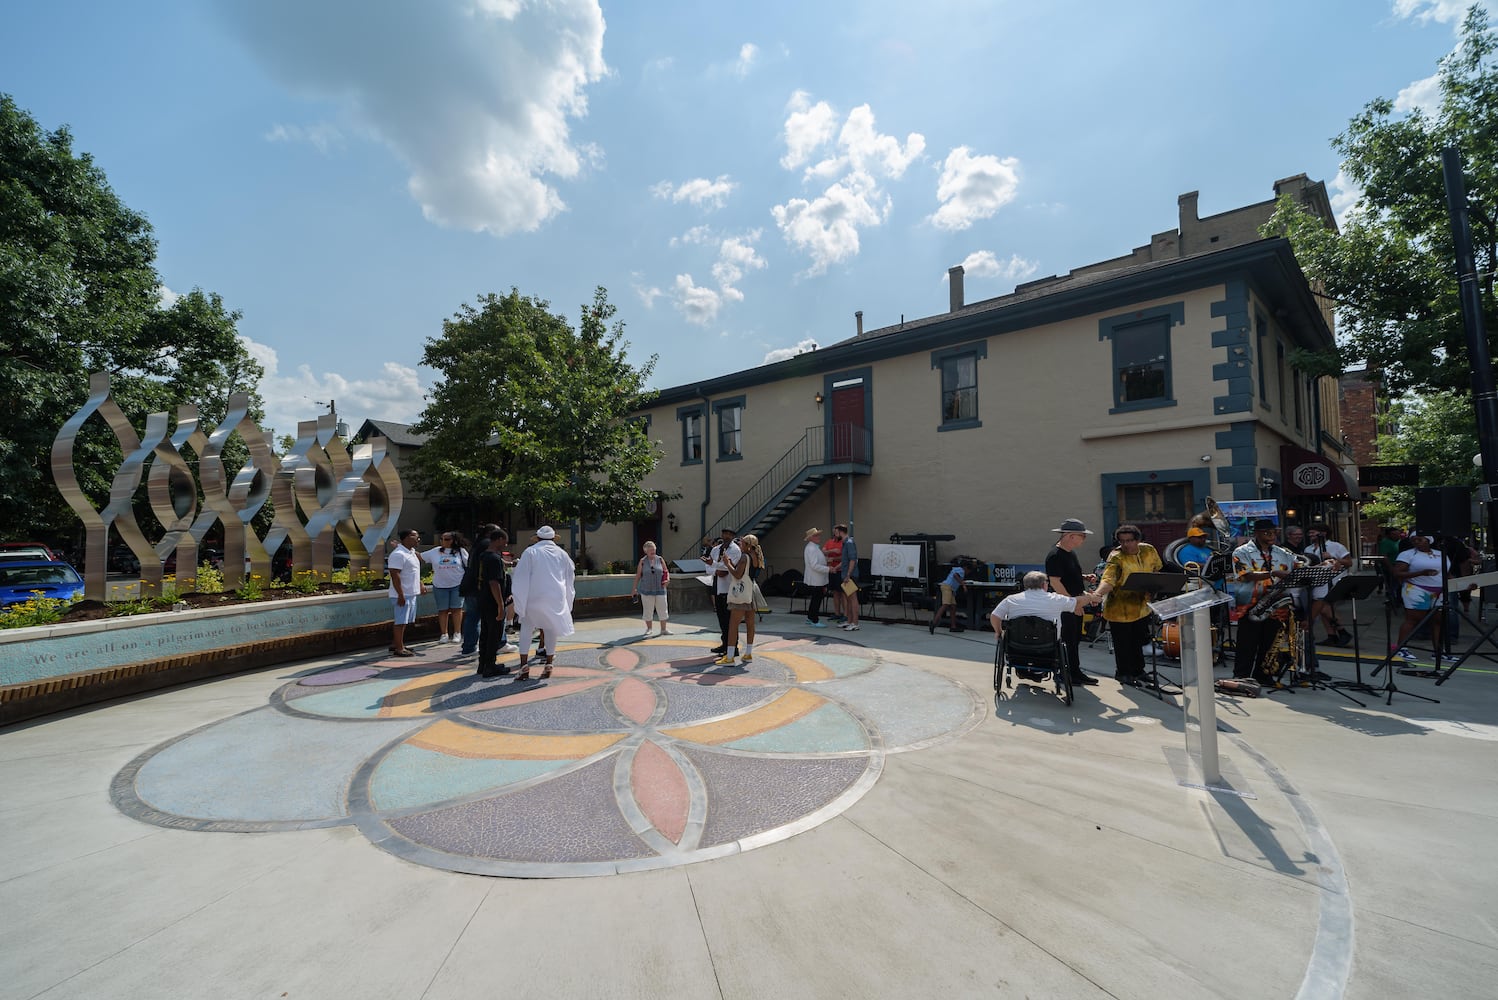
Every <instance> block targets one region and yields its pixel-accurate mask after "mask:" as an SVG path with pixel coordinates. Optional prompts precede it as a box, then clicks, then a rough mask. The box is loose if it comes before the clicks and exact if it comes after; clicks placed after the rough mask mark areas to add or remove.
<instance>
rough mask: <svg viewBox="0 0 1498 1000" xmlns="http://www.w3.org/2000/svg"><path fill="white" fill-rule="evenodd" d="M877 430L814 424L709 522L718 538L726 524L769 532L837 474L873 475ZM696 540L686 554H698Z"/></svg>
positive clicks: (714, 535)
mask: <svg viewBox="0 0 1498 1000" xmlns="http://www.w3.org/2000/svg"><path fill="white" fill-rule="evenodd" d="M871 439H872V435H871V434H870V432H869V431H868V430H867V429H866V428H863V427H858V426H855V425H853V424H832V425H822V424H819V425H817V426H816V427H808V428H807V429H806V433H805V434H803V435H802V436H801V440H799V441H797V442H796V443H795V444H793V445H791V447H790V449H789V450H787V451H786V453H785V454H784V455H782V456H780V458H779V459H778V460H777V461H776V462H775V464H774V465H772V466H770V469H769V471H767V472H766V473H765V474H764V475H763V476H761V477H760V479H759V481H758V482H756V483H755V484H754V485H753V486H751V487H749V489H748V491H747V492H745V493H744V495H743V496H741V497H739V499H738V500H736V501H735V502H734V503H733V504H732V505H731V506H730V507H729V508H728V510H727V511H725V512H724V513H723V515H722V516H721V517H719V518H718V519H717V520H716V521H714V522H713V523H712V524H711V525H710V526H709V527H708V531H707V534H708V535H710V536H712V537H714V538H716V537H717V536H718V534H719V533H720V532H721V531H722V530H723V529H724V528H733V529H735V530H736V531H738V532H740V533H742V534H747V533H749V532H753V533H754V534H756V535H763V534H766V533H768V532H769V531H770V530H771V529H773V528H774V527H775V526H776V525H778V524H779V523H780V522H782V521H784V520H785V519H786V518H787V517H789V516H790V514H791V512H792V511H794V510H795V509H796V508H797V507H799V506H801V504H802V503H803V502H804V501H805V500H806V498H807V497H809V496H811V495H812V494H813V493H815V492H816V491H817V487H819V486H821V485H822V483H824V482H826V481H827V480H828V479H831V478H832V477H833V476H843V475H847V476H867V475H869V474H870V473H871V472H873V448H872V440H871ZM696 554H697V546H696V544H693V545H692V546H691V547H690V548H688V549H687V551H685V552H683V553H682V556H683V557H684V558H685V557H688V556H695V555H696Z"/></svg>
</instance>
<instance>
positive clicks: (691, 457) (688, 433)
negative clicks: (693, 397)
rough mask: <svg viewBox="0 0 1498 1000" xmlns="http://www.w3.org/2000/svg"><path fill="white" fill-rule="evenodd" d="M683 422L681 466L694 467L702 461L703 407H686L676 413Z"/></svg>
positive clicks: (677, 417)
mask: <svg viewBox="0 0 1498 1000" xmlns="http://www.w3.org/2000/svg"><path fill="white" fill-rule="evenodd" d="M676 419H677V420H679V421H681V464H683V465H693V464H696V463H697V462H700V461H702V444H703V442H702V434H703V424H704V421H705V418H704V414H703V411H702V407H701V406H684V407H682V408H681V409H679V410H677V411H676Z"/></svg>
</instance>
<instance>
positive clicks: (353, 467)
mask: <svg viewBox="0 0 1498 1000" xmlns="http://www.w3.org/2000/svg"><path fill="white" fill-rule="evenodd" d="M95 414H98V415H99V417H100V418H102V419H103V420H104V422H105V424H106V425H107V426H108V427H109V429H110V430H111V431H112V432H113V433H114V435H115V438H116V439H117V440H118V441H119V443H120V450H121V452H122V454H123V459H122V461H121V462H120V466H119V468H118V469H116V470H115V473H114V478H113V480H112V482H111V484H110V490H109V502H108V503H107V504H106V505H105V506H104V508H103V509H102V510H96V509H95V508H94V505H93V504H92V503H91V502H90V501H89V499H88V497H87V496H86V495H85V494H84V492H83V489H82V487H80V486H79V484H78V475H77V471H76V469H75V468H74V464H73V448H74V443H75V441H76V439H77V437H78V432H79V431H80V430H81V429H82V428H83V426H84V424H85V423H86V422H87V421H88V419H89V418H90V417H92V416H94V415H95ZM168 429H169V422H168V418H167V414H165V413H152V414H149V415H148V416H147V417H146V430H145V434H144V436H139V435H137V434H136V432H135V428H134V427H133V426H132V425H131V423H130V421H129V419H128V418H127V417H126V416H125V414H124V412H123V411H122V410H121V409H120V407H119V405H118V404H117V403H116V402H115V401H114V399H113V398H112V397H111V395H110V391H109V375H108V373H107V372H99V373H96V374H94V375H92V376H90V377H89V396H88V400H87V401H86V402H85V403H84V404H83V406H82V407H81V408H80V409H79V410H78V412H77V413H75V414H73V415H72V416H71V417H70V418H68V420H67V422H66V423H64V424H63V426H62V429H61V430H60V431H59V432H58V434H57V438H56V440H55V441H53V443H52V477H53V480H54V482H56V484H57V488H58V491H59V492H60V493H61V494H62V496H63V499H64V500H65V501H67V504H68V506H70V507H72V508H73V510H74V511H75V512H77V514H78V517H79V519H80V520H82V521H83V525H84V538H85V541H84V563H85V565H84V574H83V580H84V597H85V598H87V599H89V600H98V601H102V600H104V599H105V598H106V596H107V594H108V584H107V574H108V569H109V566H108V557H109V533H110V528H113V529H114V530H115V531H116V533H117V534H118V535H119V538H120V540H121V541H123V542H124V543H125V544H126V545H127V546H128V547H129V549H130V551H131V552H132V553H133V554H134V555H135V557H136V558H137V559H138V560H140V578H141V582H140V588H141V596H143V597H148V596H155V595H157V594H160V593H161V587H162V580H163V571H164V567H165V564H166V563H167V561H168V560H169V559H171V558H173V557H175V559H176V566H177V575H176V584H175V586H176V589H177V590H179V591H181V592H184V593H185V592H188V591H191V590H195V589H196V587H197V573H198V570H197V567H198V559H199V549H200V547H201V546H202V543H203V541H204V540H205V539H206V538H208V537H209V535H210V533H211V532H212V531H213V528H214V526H215V525H222V535H223V540H224V564H223V577H224V586H225V587H229V588H234V587H238V586H240V585H241V584H242V583H243V582H244V578H245V573H246V564H248V572H249V573H250V575H252V576H258V577H260V578H261V579H264V580H267V581H268V580H269V579H270V576H271V560H272V558H273V557H274V555H275V553H276V551H277V550H278V549H280V547H281V546H282V545H283V544H284V543H286V542H290V543H291V561H292V571H293V572H294V573H313V574H315V575H316V576H317V577H318V578H320V579H323V580H326V579H330V578H331V577H332V575H333V547H334V538H335V536H336V538H337V539H338V540H339V541H341V542H342V543H343V546H344V548H345V549H347V550H348V553H349V573H350V574H351V576H352V575H357V574H358V573H361V572H365V571H368V570H371V569H374V570H383V569H384V565H385V560H384V548H385V542H386V540H387V539H388V538H389V536H390V534H391V532H393V531H394V530H395V526H396V524H397V523H398V521H399V518H400V511H401V505H402V497H403V493H402V490H401V483H400V475H399V473H398V472H397V471H396V469H395V466H394V464H393V463H392V462H391V461H389V458H388V456H387V453H386V450H385V439H384V438H375V439H373V440H372V441H370V442H368V443H365V444H360V445H356V446H355V447H354V450H353V453H352V454H350V453H349V450H348V446H347V443H346V442H345V441H344V440H343V439H342V437H341V436H340V435H339V433H338V427H337V423H336V419H335V418H334V416H333V415H332V414H323V415H322V416H320V417H318V418H317V420H315V421H311V420H304V421H301V422H300V423H298V424H297V439H296V443H295V444H294V445H293V446H292V449H291V452H290V453H289V454H287V455H286V456H284V457H277V455H276V454H275V452H274V451H273V450H272V448H271V444H270V442H269V441H268V440H267V439H266V436H265V432H264V431H262V430H261V429H260V427H259V426H258V425H256V424H255V422H254V421H253V420H251V419H250V417H249V396H248V395H246V394H245V393H242V392H236V393H234V394H232V395H230V397H229V408H228V413H227V414H226V415H225V418H224V420H223V422H222V423H220V424H219V425H218V427H216V428H214V430H213V431H212V433H205V432H204V431H203V429H202V427H201V426H200V421H199V416H198V411H197V408H196V407H193V406H191V405H186V404H184V405H182V406H179V407H178V408H177V427H176V430H175V431H173V432H171V433H170V434H168ZM235 434H238V435H239V437H240V438H241V439H242V440H243V441H244V443H245V445H246V447H248V449H249V453H250V460H249V462H248V464H246V465H245V466H244V467H243V468H242V469H240V470H239V471H238V472H237V473H235V474H234V475H233V476H230V474H229V470H228V469H226V468H225V466H224V462H223V451H224V446H225V445H226V444H227V443H228V442H229V440H230V438H232V437H233V436H234V435H235ZM189 449H190V450H191V452H192V454H194V455H195V456H196V457H197V461H198V477H197V479H196V480H194V478H193V475H192V470H191V465H190V463H189V461H188V458H187V452H188V451H189ZM148 462H149V463H150V464H149V471H147V463H148ZM143 475H144V476H145V478H146V481H147V490H146V492H147V502H148V503H149V506H150V509H151V512H152V513H153V514H154V515H155V517H156V520H157V521H159V522H160V523H161V525H162V532H163V534H162V537H161V539H160V540H159V541H157V542H156V543H155V544H154V545H153V544H152V543H151V542H150V541H148V540H147V539H146V537H145V533H144V532H143V531H142V530H141V528H140V525H139V523H138V522H137V521H136V518H135V504H136V501H137V492H138V490H139V487H140V484H141V480H142V476H143ZM200 492H201V494H202V505H201V508H200V506H199V503H198V495H199V493H200ZM267 500H269V501H270V502H271V503H272V504H273V505H274V511H275V513H274V518H273V521H272V524H271V527H270V530H268V531H267V532H266V534H265V538H264V539H261V538H259V537H258V536H257V535H256V534H255V531H254V528H253V524H252V522H253V521H254V518H255V515H256V514H258V513H259V511H260V509H261V508H262V507H263V506H264V505H265V503H266V501H267ZM371 553H375V554H376V555H377V558H375V559H374V560H371V558H370V557H371Z"/></svg>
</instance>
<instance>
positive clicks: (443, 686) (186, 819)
mask: <svg viewBox="0 0 1498 1000" xmlns="http://www.w3.org/2000/svg"><path fill="white" fill-rule="evenodd" d="M714 641H715V640H714V639H713V638H711V637H708V636H704V637H691V636H689V637H676V636H672V637H661V638H654V639H639V638H638V637H625V636H618V637H613V638H609V637H607V636H600V637H599V641H596V642H579V643H571V644H565V645H563V647H562V648H561V650H560V651H559V652H558V655H557V664H556V667H555V668H554V671H553V674H552V676H551V678H550V679H548V680H545V681H541V680H539V679H537V678H536V677H535V674H534V673H533V676H532V679H531V680H530V681H527V682H524V683H521V682H517V681H515V680H514V679H513V676H511V677H504V678H500V679H497V680H484V679H481V678H479V677H477V676H476V675H475V674H474V673H473V665H472V661H468V662H465V663H459V662H454V661H453V660H451V659H447V660H443V659H438V658H437V657H439V656H441V655H443V654H442V652H441V650H442V647H436V649H435V650H433V651H429V652H431V654H432V655H431V656H430V657H429V658H428V659H427V660H424V661H418V663H417V664H416V665H413V662H412V661H411V660H409V659H405V660H395V659H390V660H381V661H374V662H370V663H364V664H359V665H355V666H345V667H339V668H335V669H330V670H327V671H323V672H320V673H316V674H311V675H309V676H306V677H303V678H300V679H298V680H295V681H292V682H290V683H288V684H286V685H283V686H282V687H281V688H279V689H278V690H277V691H275V692H274V693H273V694H272V696H271V699H270V704H268V705H266V706H264V707H261V708H258V709H253V710H251V711H249V712H246V713H244V714H241V715H238V716H234V717H232V718H229V719H225V720H222V721H220V722H216V723H213V724H211V725H208V726H205V727H203V728H201V729H198V730H195V731H193V732H191V733H187V734H185V735H183V736H181V737H178V738H177V739H175V740H171V741H169V742H167V743H165V744H162V745H161V746H158V747H154V748H152V749H151V750H149V751H147V752H146V753H144V754H142V755H141V756H140V757H138V758H137V759H136V760H134V761H133V762H131V764H130V765H129V766H128V767H126V768H125V769H124V770H123V771H121V772H120V774H119V775H117V776H116V778H115V781H114V786H113V789H112V794H113V797H114V801H115V804H116V805H117V806H118V807H119V808H120V809H121V810H122V811H124V812H125V813H127V814H128V815H131V816H134V817H135V818H137V819H141V820H144V821H146V822H150V823H156V824H159V825H162V826H170V827H175V828H179V829H195V830H205V831H217V830H230V831H243V832H262V831H273V830H292V829H305V828H308V827H319V826H333V825H340V824H354V825H356V826H357V827H358V829H359V830H361V831H362V832H363V833H364V834H365V836H367V837H368V838H369V839H370V841H371V842H372V843H374V844H376V845H377V846H379V847H381V848H383V849H385V850H387V851H390V852H391V853H393V854H396V855H399V856H400V857H403V858H407V859H409V860H411V861H415V862H418V863H420V864H425V865H431V866H433V867H437V868H445V869H449V870H453V871H462V872H473V873H476V874H486V875H507V876H521V877H552V876H559V875H601V874H611V873H614V872H623V871H635V870H640V869H646V868H660V867H666V866H670V865H678V864H686V863H689V862H693V861H700V860H704V859H707V858H712V857H719V856H723V855H727V854H732V853H735V852H738V851H743V850H748V849H751V848H754V847H758V846H761V845H763V844H768V843H773V842H775V841H778V840H783V839H785V838H786V837H790V836H793V835H794V834H796V833H800V832H801V831H803V830H808V829H811V828H812V827H814V826H816V825H818V824H820V823H822V822H824V821H826V820H828V819H830V818H832V817H833V816H836V815H838V814H839V813H841V812H842V811H843V810H845V809H847V808H848V807H849V806H851V805H852V804H853V803H854V802H856V801H857V800H858V799H859V798H860V797H861V796H862V795H863V794H864V793H865V792H867V791H868V790H869V789H870V788H871V787H872V786H873V784H874V782H875V781H876V780H877V779H878V777H879V773H880V770H881V769H882V767H883V759H884V755H885V754H887V753H890V752H894V751H899V750H908V749H916V748H919V747H921V746H925V745H928V744H930V743H931V742H934V741H939V740H942V739H946V738H950V737H951V736H954V735H957V734H959V733H961V732H963V731H965V730H967V729H969V728H971V727H972V726H974V725H976V724H977V722H978V721H979V720H980V719H981V718H982V714H983V705H982V702H981V701H980V700H979V699H978V697H977V696H976V695H974V694H973V692H971V691H970V690H968V689H967V688H965V687H963V686H961V685H959V684H957V683H955V682H953V681H949V680H947V679H945V678H942V677H938V676H936V675H934V674H931V673H927V672H926V671H923V670H918V669H915V668H913V667H909V666H904V665H901V664H899V663H894V662H890V661H889V660H888V659H887V657H886V654H884V653H883V652H881V651H878V650H873V649H868V648H865V647H862V646H859V645H857V644H855V643H852V642H848V641H846V640H840V639H833V638H830V637H815V638H797V637H779V636H768V635H765V634H764V633H763V632H762V633H761V634H760V636H759V642H757V643H756V645H755V648H754V659H753V662H751V663H744V664H738V665H735V666H731V667H719V666H714V665H713V656H712V654H711V653H709V652H708V650H707V648H708V647H709V646H711V645H712V644H713V642H714ZM447 655H449V656H454V655H455V651H454V652H450V653H448V654H447ZM515 660H516V658H515V657H513V656H512V657H509V658H508V661H509V662H510V663H511V664H513V663H514V662H515Z"/></svg>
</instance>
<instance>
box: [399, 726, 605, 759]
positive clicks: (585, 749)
mask: <svg viewBox="0 0 1498 1000" xmlns="http://www.w3.org/2000/svg"><path fill="white" fill-rule="evenodd" d="M626 735H627V734H625V733H589V734H587V735H584V736H545V735H536V734H525V733H496V732H490V731H489V730H485V729H474V728H473V727H472V726H464V725H460V724H458V723H456V722H449V721H447V720H443V721H442V722H437V723H434V724H433V725H430V726H428V727H427V728H426V729H423V730H422V731H421V732H419V733H417V734H416V735H415V736H413V737H411V738H410V739H409V740H407V741H406V743H407V745H409V746H413V747H420V748H421V749H423V750H435V751H436V752H438V753H445V754H447V755H448V756H450V757H469V758H475V759H486V760H501V759H502V760H567V759H572V760H581V759H582V758H584V757H591V756H593V754H595V753H598V752H599V751H600V750H607V749H608V748H609V747H611V746H613V745H614V744H615V743H618V742H619V741H620V740H622V739H624V737H625V736H626Z"/></svg>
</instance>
